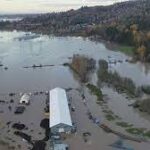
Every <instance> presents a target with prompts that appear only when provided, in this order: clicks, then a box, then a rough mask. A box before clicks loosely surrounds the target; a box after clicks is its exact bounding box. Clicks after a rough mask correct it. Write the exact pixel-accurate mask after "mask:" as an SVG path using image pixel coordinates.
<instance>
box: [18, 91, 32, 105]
mask: <svg viewBox="0 0 150 150" xmlns="http://www.w3.org/2000/svg"><path fill="white" fill-rule="evenodd" d="M29 103H30V96H29V95H28V94H26V93H25V94H23V96H22V97H21V99H20V104H29Z"/></svg>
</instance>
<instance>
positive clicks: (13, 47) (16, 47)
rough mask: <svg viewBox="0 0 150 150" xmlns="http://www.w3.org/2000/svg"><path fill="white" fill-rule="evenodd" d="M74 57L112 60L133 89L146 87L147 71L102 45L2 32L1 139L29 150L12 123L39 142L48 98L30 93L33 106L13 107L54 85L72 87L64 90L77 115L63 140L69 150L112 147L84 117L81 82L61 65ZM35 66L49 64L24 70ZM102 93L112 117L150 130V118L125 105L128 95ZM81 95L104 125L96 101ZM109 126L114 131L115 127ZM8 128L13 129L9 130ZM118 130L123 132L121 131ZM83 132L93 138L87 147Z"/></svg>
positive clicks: (109, 139)
mask: <svg viewBox="0 0 150 150" xmlns="http://www.w3.org/2000/svg"><path fill="white" fill-rule="evenodd" d="M74 54H81V55H85V56H88V57H90V58H93V59H95V60H96V61H97V62H98V61H99V60H100V59H105V60H107V61H108V62H109V61H114V60H116V61H117V63H116V64H109V67H110V68H111V69H112V70H116V71H117V72H118V73H119V74H120V75H121V76H124V77H129V78H131V79H132V80H133V81H134V83H135V84H136V85H137V86H140V85H146V84H150V71H149V67H148V66H147V65H144V64H142V63H139V62H137V63H130V62H129V61H127V60H130V59H131V58H130V57H129V56H126V55H125V54H123V53H121V52H117V51H111V50H109V49H107V48H106V47H105V45H104V44H103V43H95V42H92V41H90V40H88V39H83V38H80V37H52V36H50V37H48V36H44V35H36V34H31V33H24V32H15V31H14V32H0V64H2V65H3V66H1V67H0V100H4V101H5V103H4V104H3V103H1V104H0V111H1V113H0V122H2V123H0V139H3V140H4V139H5V140H8V137H11V140H8V141H9V143H10V144H11V145H15V144H20V145H21V146H22V147H21V148H22V149H23V150H24V149H27V148H30V147H31V146H29V147H27V144H26V142H25V141H23V140H22V139H21V138H20V137H17V136H15V135H14V134H13V132H14V129H10V128H11V126H12V124H13V123H16V122H20V123H23V124H25V125H26V126H27V127H28V128H29V129H28V130H26V131H25V132H26V133H27V134H29V135H31V136H32V137H33V140H41V139H43V138H44V136H45V132H44V129H42V128H41V127H40V121H41V120H42V119H44V118H45V115H44V111H43V109H44V107H45V99H46V96H45V95H44V94H43V95H32V97H31V99H32V100H31V105H29V106H27V107H26V110H25V112H24V113H23V114H21V115H14V113H13V112H14V109H15V107H16V106H17V105H18V103H19V99H20V93H25V92H27V93H34V92H35V91H44V92H45V91H49V90H50V89H52V88H55V87H62V88H65V89H68V88H73V90H71V91H70V92H68V96H69V97H72V105H74V106H75V108H76V111H75V112H72V119H73V122H75V123H76V124H77V134H76V135H73V137H72V138H68V139H67V140H66V142H67V143H68V144H69V145H70V148H71V149H72V150H76V149H82V150H85V149H89V150H96V149H97V147H101V148H102V149H103V150H109V149H110V150H111V149H112V148H111V147H110V146H109V145H110V144H112V143H113V142H115V140H117V139H118V137H117V136H116V135H113V134H107V133H105V132H104V131H103V130H101V129H100V128H99V127H97V126H96V125H95V124H93V123H92V122H91V121H90V120H89V119H88V116H87V114H86V112H87V107H85V105H84V104H83V101H82V99H81V95H80V94H81V93H80V92H78V91H77V90H75V89H80V88H81V84H80V82H79V81H78V79H77V78H76V76H74V74H73V72H72V71H71V70H70V69H69V67H66V66H63V65H62V64H64V63H66V62H70V59H71V58H72V57H73V55H74ZM120 60H121V62H120ZM34 64H35V65H40V64H42V65H50V66H48V67H39V68H24V67H25V66H32V65H34ZM6 67H7V69H6ZM91 82H93V84H96V82H97V80H96V73H94V74H93V76H92V81H91ZM102 91H103V94H105V95H107V97H108V99H109V100H108V107H109V108H110V110H112V111H113V112H114V113H115V114H116V115H118V116H119V117H121V118H122V119H123V120H124V121H127V122H129V123H132V124H134V126H136V127H140V128H144V127H146V128H148V129H150V117H149V116H148V115H146V114H141V113H139V112H137V111H135V110H133V108H132V107H129V106H128V103H129V100H128V99H127V98H126V96H124V95H122V94H118V93H117V92H115V91H114V90H112V89H110V88H107V87H104V88H103V89H102ZM84 92H85V96H86V99H87V103H88V107H89V109H90V111H91V112H92V113H93V114H94V115H95V116H96V117H97V118H100V120H102V121H104V122H108V121H107V120H106V119H105V117H104V114H103V112H102V109H101V107H100V106H99V105H97V104H96V102H95V97H93V96H91V94H90V93H89V91H88V90H87V89H86V88H84ZM9 93H17V94H16V95H15V96H14V103H10V99H11V97H10V96H9ZM9 105H11V107H12V108H11V111H10V110H9V109H8V106H9ZM8 122H11V123H10V126H9V125H7V123H8ZM108 123H110V122H108ZM110 126H112V127H114V128H116V126H115V124H113V123H112V124H110ZM117 128H119V127H117ZM8 130H12V131H9V132H8ZM31 130H32V132H31ZM118 130H120V131H123V129H121V128H119V129H118ZM86 131H88V132H90V133H91V136H90V137H89V138H88V142H86V143H85V142H84V140H83V137H82V133H83V132H86ZM7 134H8V135H7ZM13 139H15V142H16V141H17V143H15V142H14V141H13ZM126 142H127V143H128V144H129V145H131V147H133V148H135V149H136V150H142V149H143V147H144V148H145V150H149V149H150V145H149V144H147V143H136V142H131V141H126ZM15 146H16V145H15ZM16 147H17V146H16ZM19 148H20V147H19V146H18V149H19ZM16 149H17V148H16Z"/></svg>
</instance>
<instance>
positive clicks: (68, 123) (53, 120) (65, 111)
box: [49, 88, 72, 133]
mask: <svg viewBox="0 0 150 150" xmlns="http://www.w3.org/2000/svg"><path fill="white" fill-rule="evenodd" d="M49 101H50V102H49V104H50V105H49V107H50V108H49V110H50V115H49V117H50V118H49V120H50V124H49V127H50V130H51V133H66V132H71V130H72V120H71V115H70V110H69V106H68V100H67V95H66V91H65V90H64V89H62V88H55V89H53V90H51V91H50V92H49Z"/></svg>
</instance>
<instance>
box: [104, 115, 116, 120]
mask: <svg viewBox="0 0 150 150" xmlns="http://www.w3.org/2000/svg"><path fill="white" fill-rule="evenodd" d="M105 117H106V119H107V120H108V121H114V120H115V119H116V118H115V117H114V116H113V115H112V114H106V115H105Z"/></svg>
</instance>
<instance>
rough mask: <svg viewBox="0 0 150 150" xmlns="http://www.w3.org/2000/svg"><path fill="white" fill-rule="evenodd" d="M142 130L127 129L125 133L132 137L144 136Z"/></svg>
mask: <svg viewBox="0 0 150 150" xmlns="http://www.w3.org/2000/svg"><path fill="white" fill-rule="evenodd" d="M144 130H145V129H143V128H128V129H126V131H127V132H128V133H130V134H134V135H144Z"/></svg>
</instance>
